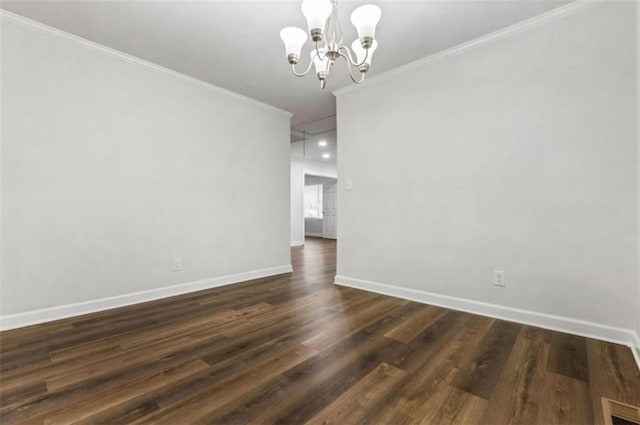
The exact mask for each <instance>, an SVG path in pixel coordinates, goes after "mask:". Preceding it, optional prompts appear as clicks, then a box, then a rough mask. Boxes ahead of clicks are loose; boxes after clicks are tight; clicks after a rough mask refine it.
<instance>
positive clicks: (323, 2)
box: [301, 0, 333, 32]
mask: <svg viewBox="0 0 640 425" xmlns="http://www.w3.org/2000/svg"><path fill="white" fill-rule="evenodd" d="M301 9H302V14H303V15H304V17H305V18H307V25H308V26H309V32H311V30H315V29H319V30H321V31H324V26H325V24H326V23H327V18H329V15H331V11H332V10H333V6H332V5H331V1H330V0H304V1H303V2H302V6H301Z"/></svg>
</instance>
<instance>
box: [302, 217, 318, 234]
mask: <svg viewBox="0 0 640 425" xmlns="http://www.w3.org/2000/svg"><path fill="white" fill-rule="evenodd" d="M321 220H322V219H321ZM304 235H305V236H311V237H312V238H321V237H322V233H311V232H309V233H305V234H304Z"/></svg>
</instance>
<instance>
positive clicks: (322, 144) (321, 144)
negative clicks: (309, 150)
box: [318, 140, 327, 148]
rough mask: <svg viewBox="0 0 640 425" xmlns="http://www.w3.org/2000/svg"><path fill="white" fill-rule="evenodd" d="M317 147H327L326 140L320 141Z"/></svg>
mask: <svg viewBox="0 0 640 425" xmlns="http://www.w3.org/2000/svg"><path fill="white" fill-rule="evenodd" d="M318 146H320V147H321V148H324V147H325V146H327V141H326V140H320V141H319V142H318Z"/></svg>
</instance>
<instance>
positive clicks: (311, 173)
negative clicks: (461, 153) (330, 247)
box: [301, 168, 339, 242]
mask: <svg viewBox="0 0 640 425" xmlns="http://www.w3.org/2000/svg"><path fill="white" fill-rule="evenodd" d="M306 176H314V177H326V178H329V179H336V203H337V190H338V186H337V185H338V183H339V180H338V175H337V171H336V172H335V173H331V172H324V171H320V170H317V171H316V170H313V171H312V170H307V169H305V168H303V169H302V205H301V208H302V211H301V213H302V214H301V215H302V227H301V229H302V236H303V242H304V236H305V234H304V233H305V232H304V229H305V222H304V181H305V177H306ZM337 213H338V211H337V208H336V217H337V216H338V214H337ZM337 234H338V228H337V226H336V236H337Z"/></svg>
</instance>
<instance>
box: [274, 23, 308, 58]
mask: <svg viewBox="0 0 640 425" xmlns="http://www.w3.org/2000/svg"><path fill="white" fill-rule="evenodd" d="M280 38H281V39H282V41H283V42H284V48H285V50H286V51H287V56H289V55H292V54H293V55H296V57H300V51H301V50H302V45H303V44H304V43H305V42H306V41H307V33H306V32H304V30H301V29H300V28H296V27H286V28H282V31H280Z"/></svg>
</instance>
